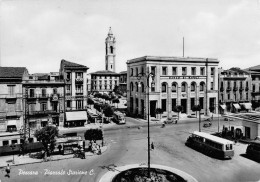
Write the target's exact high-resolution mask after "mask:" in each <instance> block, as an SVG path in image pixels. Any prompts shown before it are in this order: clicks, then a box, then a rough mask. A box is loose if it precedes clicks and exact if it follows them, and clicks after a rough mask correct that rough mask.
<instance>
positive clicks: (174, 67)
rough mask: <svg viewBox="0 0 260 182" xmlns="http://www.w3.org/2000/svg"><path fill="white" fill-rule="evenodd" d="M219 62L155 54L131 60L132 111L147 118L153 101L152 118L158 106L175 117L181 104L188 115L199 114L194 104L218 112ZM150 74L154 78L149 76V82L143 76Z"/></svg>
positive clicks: (204, 110) (129, 99) (205, 111)
mask: <svg viewBox="0 0 260 182" xmlns="http://www.w3.org/2000/svg"><path fill="white" fill-rule="evenodd" d="M218 63H219V61H218V60H217V59H205V58H179V57H153V56H145V57H140V58H136V59H131V60H128V61H127V104H128V105H127V107H128V112H129V113H131V114H135V115H137V114H138V115H140V116H141V117H143V118H146V117H147V114H148V112H147V109H146V108H148V103H149V112H150V116H152V117H155V116H156V108H161V109H163V111H164V112H166V113H167V115H168V117H171V116H172V114H175V113H174V112H173V111H174V108H175V107H176V106H177V105H181V106H182V108H183V109H182V113H186V114H187V115H193V114H195V112H193V111H192V107H193V106H194V105H200V106H201V108H202V110H201V113H203V114H205V115H209V114H210V110H211V111H212V112H214V113H217V112H218V109H215V108H218ZM149 73H152V74H153V75H154V78H152V77H151V78H150V77H149V78H150V79H149V83H147V81H148V80H147V77H146V76H141V75H143V74H145V75H148V74H149ZM152 81H153V82H154V84H153V85H154V87H152V85H151V82H152ZM147 84H149V87H147ZM147 93H149V101H148V97H147V96H148V94H147Z"/></svg>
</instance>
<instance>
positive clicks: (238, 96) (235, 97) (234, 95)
mask: <svg viewBox="0 0 260 182" xmlns="http://www.w3.org/2000/svg"><path fill="white" fill-rule="evenodd" d="M248 95H249V94H248V92H246V99H245V100H248V97H249V96H248ZM231 96H232V94H230V93H228V94H227V100H231V99H233V100H234V101H237V99H238V98H239V99H240V100H243V94H238V95H237V94H236V93H234V94H233V97H232V98H231ZM220 97H221V98H220V99H221V100H222V101H224V94H220Z"/></svg>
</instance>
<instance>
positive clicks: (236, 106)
mask: <svg viewBox="0 0 260 182" xmlns="http://www.w3.org/2000/svg"><path fill="white" fill-rule="evenodd" d="M233 106H234V107H235V108H236V109H241V108H240V105H239V104H233Z"/></svg>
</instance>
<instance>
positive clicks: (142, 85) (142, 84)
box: [141, 82, 144, 92]
mask: <svg viewBox="0 0 260 182" xmlns="http://www.w3.org/2000/svg"><path fill="white" fill-rule="evenodd" d="M141 87H142V92H144V83H143V82H142V83H141Z"/></svg>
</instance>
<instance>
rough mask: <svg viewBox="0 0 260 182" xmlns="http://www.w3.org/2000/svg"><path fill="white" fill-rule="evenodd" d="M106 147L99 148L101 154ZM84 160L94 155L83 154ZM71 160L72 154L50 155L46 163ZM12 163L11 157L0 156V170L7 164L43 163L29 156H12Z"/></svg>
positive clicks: (89, 153) (90, 153)
mask: <svg viewBox="0 0 260 182" xmlns="http://www.w3.org/2000/svg"><path fill="white" fill-rule="evenodd" d="M107 148H108V146H104V147H101V154H102V153H104V152H105V151H106V150H107ZM85 155H86V158H87V156H94V155H96V154H94V153H92V152H85ZM70 158H73V154H68V155H52V156H50V157H48V158H47V161H46V162H51V161H58V160H64V159H70ZM12 162H13V155H8V156H0V168H3V167H6V166H7V164H8V163H9V164H10V165H11V166H18V165H24V164H33V163H41V162H45V161H44V160H43V159H35V158H30V157H29V154H26V155H24V156H18V155H14V162H15V163H14V164H13V163H12Z"/></svg>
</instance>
